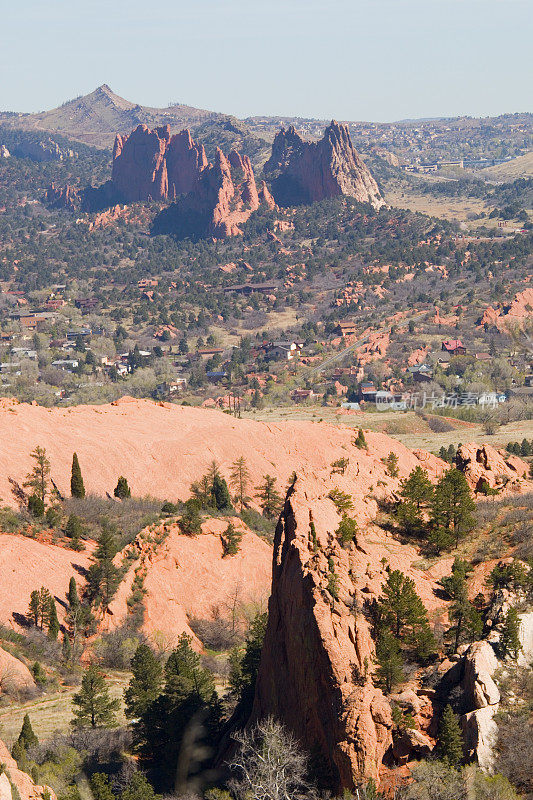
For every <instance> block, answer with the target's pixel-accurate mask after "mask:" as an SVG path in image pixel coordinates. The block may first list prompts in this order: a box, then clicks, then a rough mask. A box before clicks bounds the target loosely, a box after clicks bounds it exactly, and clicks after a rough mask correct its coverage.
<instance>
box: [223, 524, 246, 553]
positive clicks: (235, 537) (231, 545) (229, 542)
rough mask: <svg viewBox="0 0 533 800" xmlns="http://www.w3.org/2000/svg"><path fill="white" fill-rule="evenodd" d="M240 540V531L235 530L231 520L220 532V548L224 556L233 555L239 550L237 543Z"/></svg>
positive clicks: (238, 543)
mask: <svg viewBox="0 0 533 800" xmlns="http://www.w3.org/2000/svg"><path fill="white" fill-rule="evenodd" d="M241 541H242V532H241V531H238V530H236V528H235V525H233V523H232V522H230V523H229V524H228V527H227V528H226V530H225V531H224V533H223V534H222V548H223V550H224V553H223V555H224V556H235V555H237V553H238V552H239V545H240V543H241Z"/></svg>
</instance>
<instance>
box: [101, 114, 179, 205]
mask: <svg viewBox="0 0 533 800" xmlns="http://www.w3.org/2000/svg"><path fill="white" fill-rule="evenodd" d="M169 142H170V128H169V126H168V125H165V126H164V127H162V128H155V129H154V130H150V128H148V126H147V125H139V126H138V127H137V128H135V130H134V131H133V132H132V133H130V134H129V135H124V136H121V135H120V134H118V135H117V137H116V139H115V146H114V148H113V172H112V177H111V180H112V181H113V184H114V185H115V187H116V189H118V191H119V192H120V193H121V194H122V196H123V197H124V199H125V200H127V201H129V202H135V201H137V200H166V198H167V197H168V171H167V162H166V157H165V156H166V151H167V147H168V145H169Z"/></svg>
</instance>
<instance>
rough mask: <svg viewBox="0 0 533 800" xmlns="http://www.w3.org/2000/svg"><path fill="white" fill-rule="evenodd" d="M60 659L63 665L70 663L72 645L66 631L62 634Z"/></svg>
mask: <svg viewBox="0 0 533 800" xmlns="http://www.w3.org/2000/svg"><path fill="white" fill-rule="evenodd" d="M61 659H62V661H63V663H64V664H70V662H71V661H72V645H71V644H70V637H69V635H68V633H67V632H66V631H65V633H64V634H63V642H62V644H61Z"/></svg>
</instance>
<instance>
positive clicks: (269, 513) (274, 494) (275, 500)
mask: <svg viewBox="0 0 533 800" xmlns="http://www.w3.org/2000/svg"><path fill="white" fill-rule="evenodd" d="M276 482H277V479H276V478H273V477H272V476H271V475H268V474H267V475H263V483H262V484H260V485H259V486H257V487H256V488H257V493H256V497H257V498H258V500H259V503H260V505H261V508H262V510H263V516H265V517H266V518H267V519H274V517H277V515H278V514H279V512H280V509H281V496H280V494H279V492H278V490H277V489H276Z"/></svg>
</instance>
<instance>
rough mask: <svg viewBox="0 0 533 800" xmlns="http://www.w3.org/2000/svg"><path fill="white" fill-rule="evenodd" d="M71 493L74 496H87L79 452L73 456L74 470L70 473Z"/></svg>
mask: <svg viewBox="0 0 533 800" xmlns="http://www.w3.org/2000/svg"><path fill="white" fill-rule="evenodd" d="M70 493H71V495H72V497H79V498H81V497H85V486H84V485H83V478H82V475H81V469H80V462H79V461H78V456H77V453H74V454H73V456H72V470H71V475H70Z"/></svg>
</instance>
